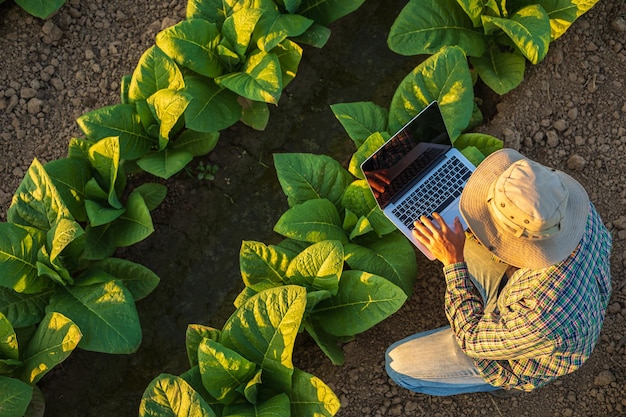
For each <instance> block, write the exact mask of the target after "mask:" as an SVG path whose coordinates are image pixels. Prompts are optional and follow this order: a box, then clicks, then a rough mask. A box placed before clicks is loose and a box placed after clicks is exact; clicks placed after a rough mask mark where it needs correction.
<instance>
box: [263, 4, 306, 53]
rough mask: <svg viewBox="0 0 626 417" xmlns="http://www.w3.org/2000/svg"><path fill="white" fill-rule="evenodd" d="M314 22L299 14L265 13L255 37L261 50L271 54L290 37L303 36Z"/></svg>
mask: <svg viewBox="0 0 626 417" xmlns="http://www.w3.org/2000/svg"><path fill="white" fill-rule="evenodd" d="M312 24H313V21H312V20H311V19H307V18H306V17H304V16H300V15H298V14H289V13H288V14H283V13H280V12H278V11H276V12H274V13H272V12H265V13H263V16H262V17H261V20H260V21H259V23H258V25H257V28H256V31H255V37H256V38H257V39H258V40H257V46H258V47H259V49H260V50H262V51H265V52H269V51H271V50H272V49H274V48H275V47H276V46H278V44H280V43H281V42H282V41H284V40H285V39H287V37H288V36H299V35H302V34H303V33H304V32H305V31H306V30H307V29H308V28H309V27H310V26H311V25H312Z"/></svg>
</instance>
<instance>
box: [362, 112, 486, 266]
mask: <svg viewBox="0 0 626 417" xmlns="http://www.w3.org/2000/svg"><path fill="white" fill-rule="evenodd" d="M474 169H475V167H474V165H473V164H472V163H471V162H470V161H469V160H467V158H465V156H463V154H462V153H461V152H459V150H458V149H456V148H454V147H453V146H452V141H451V139H450V135H449V134H448V130H447V128H446V125H445V122H444V120H443V116H442V114H441V111H440V109H439V104H438V103H437V102H436V101H434V102H432V103H430V104H429V105H428V106H427V107H426V108H425V109H424V110H422V111H421V112H420V113H419V114H418V115H417V116H415V117H414V118H413V119H411V120H410V121H409V122H408V123H407V124H406V125H404V127H402V129H400V130H399V131H398V132H397V133H396V134H395V135H393V136H392V137H391V138H390V139H389V140H388V141H387V142H385V144H383V145H382V146H381V147H380V148H378V150H376V151H375V152H374V153H373V154H372V155H371V156H370V157H369V158H367V159H366V160H365V161H363V163H362V164H361V170H362V171H363V174H364V175H365V178H366V179H367V182H368V184H369V186H370V188H371V190H372V193H373V194H374V197H375V198H376V202H377V203H378V206H379V207H380V209H381V210H382V212H383V213H384V214H385V216H386V217H387V218H388V219H389V220H391V222H392V223H393V224H395V225H396V227H397V228H398V229H399V230H400V231H401V232H402V233H404V235H405V236H406V237H407V238H408V239H409V240H410V241H411V242H413V244H414V245H415V246H416V247H417V248H418V249H419V250H420V251H422V253H424V255H426V257H427V258H428V259H430V260H434V259H435V257H434V256H433V255H432V253H430V251H429V250H428V249H426V247H424V246H423V245H422V244H420V243H419V242H418V241H417V240H416V239H415V237H413V234H412V233H411V230H413V229H414V226H413V222H414V221H415V220H417V219H419V218H420V217H421V216H426V217H428V218H430V219H432V213H433V212H437V213H439V214H440V215H441V216H442V217H443V219H444V220H445V222H446V223H447V224H448V225H452V224H454V223H453V221H454V218H455V217H456V216H458V217H459V218H460V219H461V223H462V224H463V227H464V228H465V229H466V230H467V224H466V223H465V221H464V220H463V217H462V216H461V213H460V211H459V200H460V197H461V192H462V191H463V187H464V186H465V183H466V182H467V179H468V178H469V177H470V175H471V174H472V172H473V171H474Z"/></svg>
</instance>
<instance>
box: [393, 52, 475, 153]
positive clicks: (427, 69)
mask: <svg viewBox="0 0 626 417" xmlns="http://www.w3.org/2000/svg"><path fill="white" fill-rule="evenodd" d="M435 100H436V101H438V102H439V108H440V109H441V113H442V114H443V118H444V120H445V123H446V127H447V128H448V132H449V133H450V139H451V140H452V141H454V140H455V139H456V137H457V136H459V134H460V133H461V132H462V131H463V130H464V129H465V128H467V126H468V124H469V121H470V118H471V117H472V111H473V109H474V86H473V82H472V76H471V74H470V71H469V67H468V64H467V58H466V56H465V54H464V53H463V50H461V49H460V48H458V47H448V48H444V49H443V50H441V51H440V52H438V53H436V54H434V55H433V56H431V57H429V58H428V59H426V60H425V61H424V62H422V63H421V64H419V65H418V66H417V67H416V68H415V69H414V70H413V71H411V73H410V74H409V75H407V76H406V77H405V78H404V79H403V80H402V82H401V83H400V85H399V86H398V88H397V89H396V91H395V93H394V95H393V98H392V100H391V105H390V109H389V131H390V132H397V131H398V130H400V128H402V126H404V125H405V124H406V123H407V122H408V121H409V120H411V119H412V118H413V117H414V116H415V115H416V114H417V113H419V112H420V111H421V110H423V109H424V108H426V106H428V105H429V104H430V103H431V102H432V101H435Z"/></svg>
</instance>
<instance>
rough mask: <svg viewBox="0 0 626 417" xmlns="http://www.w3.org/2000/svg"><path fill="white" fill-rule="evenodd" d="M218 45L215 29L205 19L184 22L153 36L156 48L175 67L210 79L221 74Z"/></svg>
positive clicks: (217, 33) (218, 40)
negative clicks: (172, 61)
mask: <svg viewBox="0 0 626 417" xmlns="http://www.w3.org/2000/svg"><path fill="white" fill-rule="evenodd" d="M219 43H220V32H219V30H218V29H217V26H216V25H215V24H214V23H210V22H208V21H206V20H204V19H187V20H184V21H182V22H180V23H177V24H175V25H174V26H170V27H169V28H167V29H165V30H163V31H161V32H159V33H158V34H157V36H156V45H157V46H158V47H159V48H161V50H163V52H165V53H166V54H167V55H168V56H169V57H170V58H172V59H173V60H174V61H176V63H177V64H179V65H181V66H183V67H186V68H189V69H190V70H192V71H194V72H197V73H198V74H201V75H204V76H207V77H211V78H214V77H217V76H219V75H220V74H221V73H222V65H221V63H220V60H219V57H218V54H217V46H218V45H219Z"/></svg>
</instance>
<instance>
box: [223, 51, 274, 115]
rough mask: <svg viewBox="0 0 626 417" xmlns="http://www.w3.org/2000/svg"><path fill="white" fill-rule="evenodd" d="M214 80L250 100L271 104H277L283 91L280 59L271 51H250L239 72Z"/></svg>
mask: <svg viewBox="0 0 626 417" xmlns="http://www.w3.org/2000/svg"><path fill="white" fill-rule="evenodd" d="M215 82H216V83H217V85H220V86H223V87H226V88H228V89H229V90H231V91H234V92H235V93H237V94H239V95H241V96H243V97H246V98H249V99H250V100H256V101H263V102H266V103H271V104H278V99H279V98H280V95H281V93H282V91H283V82H282V72H281V69H280V61H279V60H278V56H276V54H274V53H272V52H263V51H256V52H253V53H251V54H250V55H248V59H247V60H246V62H245V63H244V65H243V68H242V69H241V71H240V72H232V73H229V74H225V75H223V76H221V77H216V78H215Z"/></svg>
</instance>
